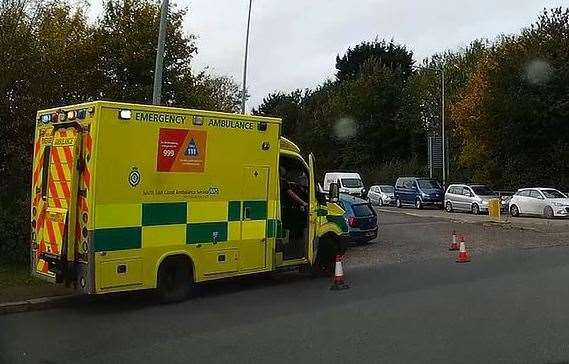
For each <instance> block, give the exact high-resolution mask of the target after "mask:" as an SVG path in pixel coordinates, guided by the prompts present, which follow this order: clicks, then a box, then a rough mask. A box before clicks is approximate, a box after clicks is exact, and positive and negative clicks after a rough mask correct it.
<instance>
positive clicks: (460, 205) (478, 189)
mask: <svg viewBox="0 0 569 364" xmlns="http://www.w3.org/2000/svg"><path fill="white" fill-rule="evenodd" d="M494 198H495V199H497V198H498V194H497V193H496V192H494V191H492V190H491V189H490V188H488V187H487V186H484V185H466V184H452V185H450V186H448V188H447V191H446V193H445V209H446V210H447V212H453V211H470V212H472V213H473V214H475V215H478V214H479V213H481V212H488V203H489V201H490V199H494Z"/></svg>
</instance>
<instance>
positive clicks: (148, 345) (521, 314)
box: [0, 214, 569, 363]
mask: <svg viewBox="0 0 569 364" xmlns="http://www.w3.org/2000/svg"><path fill="white" fill-rule="evenodd" d="M381 221H382V223H383V224H382V228H381V233H380V238H379V239H378V241H376V242H374V243H373V244H369V245H363V246H355V247H352V249H351V250H350V253H349V254H350V256H349V259H348V262H347V264H346V269H345V270H346V276H347V278H348V280H349V282H350V284H351V288H350V289H349V290H345V291H339V292H334V291H330V290H329V286H330V281H329V280H328V279H325V278H319V279H309V278H306V277H304V276H302V275H299V274H296V273H286V274H280V275H276V276H270V277H265V276H263V277H253V278H247V279H239V280H234V281H230V282H223V283H217V284H210V285H208V286H206V287H204V288H203V289H202V290H201V292H200V294H199V296H198V297H197V298H194V299H192V300H189V301H187V302H184V303H180V304H175V305H160V304H156V303H155V302H154V300H153V299H152V298H150V297H149V296H148V295H144V294H129V295H124V294H123V295H117V296H107V297H98V298H97V299H95V300H90V301H88V302H83V303H78V304H75V305H72V306H71V307H65V308H60V309H52V310H46V311H37V312H28V313H21V314H12V315H6V316H0V363H18V362H24V363H28V362H30V363H95V362H97V363H101V362H104V363H128V362H143V363H154V362H162V363H178V362H179V363H182V362H183V363H187V362H209V363H217V362H231V363H234V362H260V361H263V362H269V361H270V362H291V361H293V362H294V361H296V362H302V363H304V362H328V363H330V362H364V361H365V362H389V363H393V362H401V363H409V362H437V363H440V362H459V361H460V362H471V363H484V362H503V363H513V362H516V363H518V362H528V363H547V362H563V361H567V360H569V344H568V343H569V310H568V309H567V302H569V289H568V284H567V281H568V278H569V248H568V247H566V246H565V245H564V244H561V243H558V244H549V245H548V244H540V242H539V240H541V239H545V238H547V236H544V235H541V236H540V235H533V234H537V233H533V232H527V231H524V232H518V231H516V232H512V231H508V230H505V231H503V232H502V231H500V232H493V231H491V232H487V231H484V230H486V229H489V227H484V226H481V225H477V224H463V225H464V226H463V225H458V226H459V227H463V228H465V229H467V230H468V232H469V233H470V234H471V235H472V245H473V256H472V262H471V263H467V264H457V263H455V262H454V258H455V254H454V253H451V252H448V251H447V250H446V240H447V239H446V238H447V236H448V231H449V229H453V228H455V227H456V226H453V225H449V224H452V223H451V222H449V221H442V220H438V219H424V218H418V217H412V216H406V215H399V214H382V215H381ZM518 233H520V234H521V235H519V236H517V237H516V238H515V239H513V240H516V241H517V240H521V241H522V242H520V243H518V244H515V243H512V244H510V243H508V242H504V243H500V244H502V245H500V246H499V247H498V248H494V249H490V248H489V247H488V246H489V245H490V244H491V243H492V242H491V241H485V242H481V241H482V240H484V239H482V238H481V237H485V236H491V237H493V236H498V235H497V234H503V235H504V236H506V235H508V234H514V235H515V234H518ZM495 234H496V235H495ZM525 234H530V235H527V236H526V235H525ZM500 236H501V235H500ZM520 237H521V238H520ZM479 240H480V242H479ZM490 240H492V239H490Z"/></svg>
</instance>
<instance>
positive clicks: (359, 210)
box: [352, 203, 373, 217]
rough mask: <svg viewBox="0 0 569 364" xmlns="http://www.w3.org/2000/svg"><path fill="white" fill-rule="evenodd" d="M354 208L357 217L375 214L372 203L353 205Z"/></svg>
mask: <svg viewBox="0 0 569 364" xmlns="http://www.w3.org/2000/svg"><path fill="white" fill-rule="evenodd" d="M352 210H353V211H354V215H355V216H356V217H360V216H371V215H373V209H372V208H371V205H370V204H368V203H362V204H358V205H352Z"/></svg>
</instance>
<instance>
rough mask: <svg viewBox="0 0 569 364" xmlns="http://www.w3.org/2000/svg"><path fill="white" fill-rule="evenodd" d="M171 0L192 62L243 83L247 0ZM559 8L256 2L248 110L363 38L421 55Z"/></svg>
mask: <svg viewBox="0 0 569 364" xmlns="http://www.w3.org/2000/svg"><path fill="white" fill-rule="evenodd" d="M95 1H98V0H95ZM171 1H174V2H176V3H177V4H178V5H179V6H187V7H188V8H189V14H188V15H187V17H186V21H185V27H186V30H187V31H188V32H191V33H194V34H195V35H197V36H198V39H197V46H198V54H197V56H196V57H195V59H194V68H195V69H198V70H199V69H203V68H204V67H206V66H209V69H210V71H211V72H212V73H215V74H220V75H229V76H231V77H233V78H234V79H235V80H236V81H237V82H238V83H239V84H241V82H242V77H243V76H242V74H243V52H244V40H245V31H246V26H247V8H248V5H249V0H171ZM557 6H569V0H389V1H388V0H253V8H252V15H251V37H250V45H249V68H248V73H247V74H248V76H247V78H248V80H247V84H248V89H249V93H250V94H251V99H250V100H249V102H248V109H250V108H251V107H254V106H257V105H258V104H259V103H260V102H261V101H262V99H263V97H264V96H266V95H267V93H269V92H272V91H276V90H283V91H291V90H293V89H296V88H306V87H308V88H312V87H314V86H316V85H318V84H319V83H321V82H322V81H323V80H325V79H326V78H329V77H332V76H333V74H334V62H335V57H336V55H337V54H338V53H340V54H342V53H343V52H345V51H346V49H347V48H348V47H349V46H353V45H356V44H358V43H359V42H361V41H364V40H372V39H373V38H375V37H376V36H377V37H379V38H380V39H381V38H385V39H391V38H393V39H394V40H395V41H396V42H398V43H401V44H404V45H406V46H407V47H408V49H410V50H412V51H413V53H414V54H415V60H417V61H420V60H422V59H423V58H425V57H428V56H430V55H432V54H433V53H437V52H441V51H444V50H446V49H456V48H458V47H461V46H465V45H468V43H470V41H471V40H474V39H476V38H489V39H494V38H495V37H496V36H497V35H499V34H501V33H507V34H511V33H515V32H518V31H519V30H520V28H522V27H524V26H527V25H529V24H531V23H532V22H534V21H535V20H536V19H537V16H538V14H539V13H540V12H541V11H542V10H543V8H545V7H547V8H551V7H557ZM94 9H95V10H94V11H95V12H96V9H97V3H95V7H94Z"/></svg>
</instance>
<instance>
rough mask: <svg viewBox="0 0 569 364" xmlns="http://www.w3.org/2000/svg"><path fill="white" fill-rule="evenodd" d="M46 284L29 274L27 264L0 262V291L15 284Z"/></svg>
mask: <svg viewBox="0 0 569 364" xmlns="http://www.w3.org/2000/svg"><path fill="white" fill-rule="evenodd" d="M44 284H46V283H45V282H43V281H42V280H40V279H37V278H34V277H32V276H31V275H30V266H29V265H28V264H14V263H5V262H0V291H1V290H2V289H5V288H10V287H16V286H28V287H29V286H41V285H44Z"/></svg>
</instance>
